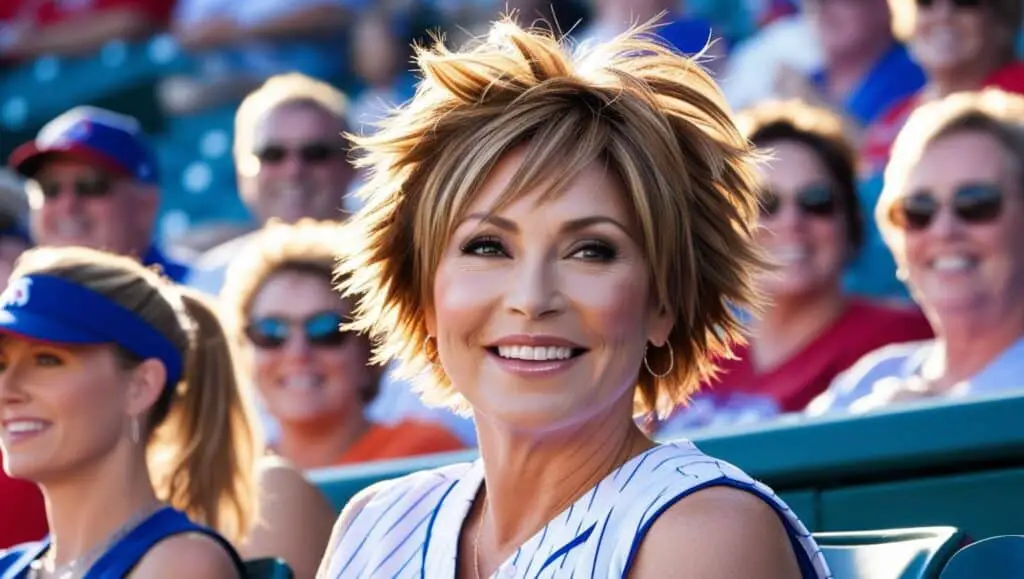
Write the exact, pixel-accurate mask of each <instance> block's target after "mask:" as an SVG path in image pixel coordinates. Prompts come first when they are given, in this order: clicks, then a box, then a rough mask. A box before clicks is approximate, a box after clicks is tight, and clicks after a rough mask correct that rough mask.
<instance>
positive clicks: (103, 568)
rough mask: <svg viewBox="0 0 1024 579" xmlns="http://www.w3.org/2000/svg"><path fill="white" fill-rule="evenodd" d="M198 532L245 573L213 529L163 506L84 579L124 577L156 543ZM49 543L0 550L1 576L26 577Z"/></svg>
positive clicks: (232, 551)
mask: <svg viewBox="0 0 1024 579" xmlns="http://www.w3.org/2000/svg"><path fill="white" fill-rule="evenodd" d="M184 533H198V534H201V535H206V536H208V537H210V538H212V539H214V540H215V541H217V542H218V543H220V544H221V545H222V546H223V547H224V549H225V550H226V551H227V552H228V554H229V555H230V556H231V558H232V559H233V560H234V562H235V566H236V567H237V568H238V576H239V577H244V576H245V566H244V564H243V563H242V560H241V559H240V558H239V556H238V553H236V552H235V549H234V548H233V547H232V546H231V544H230V543H228V542H227V541H226V540H225V539H224V538H223V537H221V536H220V535H218V534H217V533H215V532H214V531H212V530H210V529H208V528H206V527H203V526H201V525H197V524H195V523H193V522H192V521H190V520H188V517H186V516H185V514H184V513H182V512H181V511H177V510H175V509H172V508H171V507H164V508H162V509H160V510H158V511H157V512H155V513H153V514H152V515H150V516H149V518H147V519H146V520H144V521H142V522H141V523H139V525H138V526H136V527H135V528H134V529H132V530H131V531H130V532H129V533H128V534H127V535H125V536H124V537H123V538H122V539H121V540H120V541H118V542H116V543H114V544H113V545H112V546H111V547H110V548H109V549H108V550H107V552H106V553H104V554H103V555H101V556H100V558H99V559H97V560H96V562H95V563H93V564H92V566H91V567H89V570H88V571H87V572H86V574H85V576H84V578H83V579H123V578H124V577H126V576H128V574H129V573H130V572H131V570H132V569H134V568H135V566H136V565H138V564H139V562H140V561H141V560H142V558H143V557H144V556H145V555H146V553H148V552H149V550H150V549H152V548H153V547H154V546H155V545H156V544H157V543H159V542H160V541H163V540H164V539H167V538H168V537H171V536H174V535H181V534H184ZM49 546H50V539H49V537H47V538H46V539H43V540H42V541H38V542H35V543H25V544H24V545H19V546H16V547H12V548H11V549H9V550H7V551H0V579H25V578H26V577H28V571H29V567H30V566H31V565H32V562H33V561H35V560H36V559H38V558H39V557H40V556H42V555H43V554H44V553H45V552H46V550H47V549H48V548H49Z"/></svg>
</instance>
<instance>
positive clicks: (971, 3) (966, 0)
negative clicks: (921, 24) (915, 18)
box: [917, 0, 984, 8]
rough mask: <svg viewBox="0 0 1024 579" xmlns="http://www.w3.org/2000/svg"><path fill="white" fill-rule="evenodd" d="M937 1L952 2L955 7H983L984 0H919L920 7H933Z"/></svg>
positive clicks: (918, 5)
mask: <svg viewBox="0 0 1024 579" xmlns="http://www.w3.org/2000/svg"><path fill="white" fill-rule="evenodd" d="M937 2H950V3H951V4H952V5H953V8H981V6H982V5H983V4H984V0H917V7H918V8H931V7H932V6H934V5H935V4H936V3H937Z"/></svg>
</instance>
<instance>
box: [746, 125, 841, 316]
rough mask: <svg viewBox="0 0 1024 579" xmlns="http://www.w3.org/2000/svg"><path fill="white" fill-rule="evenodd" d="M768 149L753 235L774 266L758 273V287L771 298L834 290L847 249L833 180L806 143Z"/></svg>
mask: <svg viewBox="0 0 1024 579" xmlns="http://www.w3.org/2000/svg"><path fill="white" fill-rule="evenodd" d="M768 147H769V148H771V150H772V161H771V162H770V163H768V164H766V165H764V166H762V167H761V180H762V183H763V184H764V185H765V191H764V196H763V199H762V211H761V227H760V228H759V230H758V237H757V239H758V242H759V243H760V244H761V246H762V247H763V248H764V249H765V250H766V251H767V253H768V256H769V257H770V258H771V260H772V261H774V262H775V263H776V264H777V265H778V266H779V268H778V269H777V270H775V271H772V272H768V273H766V274H764V276H763V277H762V280H761V287H762V289H763V290H764V291H765V292H766V293H767V294H768V295H769V297H771V298H772V299H773V300H780V299H782V300H784V299H802V298H806V297H807V296H810V295H815V294H820V293H822V292H838V291H839V278H840V276H841V275H842V269H843V263H844V261H845V259H846V256H847V254H848V249H847V239H846V235H847V234H846V226H845V223H844V221H843V211H845V209H844V207H843V206H842V202H841V200H840V198H839V193H838V192H837V191H836V188H835V185H834V180H833V179H832V177H831V176H830V175H829V172H828V170H827V169H826V168H825V165H824V164H823V163H822V162H821V159H820V158H819V157H818V155H817V154H816V153H815V152H814V150H812V149H811V148H810V147H808V146H806V145H803V144H801V143H796V142H793V141H778V142H775V143H769V144H768Z"/></svg>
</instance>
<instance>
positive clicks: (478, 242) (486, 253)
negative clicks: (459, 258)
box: [462, 237, 508, 257]
mask: <svg viewBox="0 0 1024 579" xmlns="http://www.w3.org/2000/svg"><path fill="white" fill-rule="evenodd" d="M462 253H465V254H467V255H479V256H481V257H499V256H507V255H508V253H507V252H506V251H505V248H504V247H503V246H502V245H501V242H500V241H499V240H497V239H495V238H493V237H481V238H478V239H474V240H472V241H470V242H469V243H467V244H466V245H464V246H462Z"/></svg>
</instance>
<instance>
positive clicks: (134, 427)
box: [128, 416, 142, 444]
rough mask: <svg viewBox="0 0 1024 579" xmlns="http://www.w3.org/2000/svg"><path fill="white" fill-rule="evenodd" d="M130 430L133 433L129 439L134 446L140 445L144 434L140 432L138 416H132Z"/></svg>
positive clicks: (129, 435)
mask: <svg viewBox="0 0 1024 579" xmlns="http://www.w3.org/2000/svg"><path fill="white" fill-rule="evenodd" d="M130 428H131V432H130V433H129V434H128V437H129V439H130V440H131V441H132V444H138V443H139V440H141V439H142V434H141V433H140V432H139V430H140V428H139V417H138V416H132V420H131V424H130Z"/></svg>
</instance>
